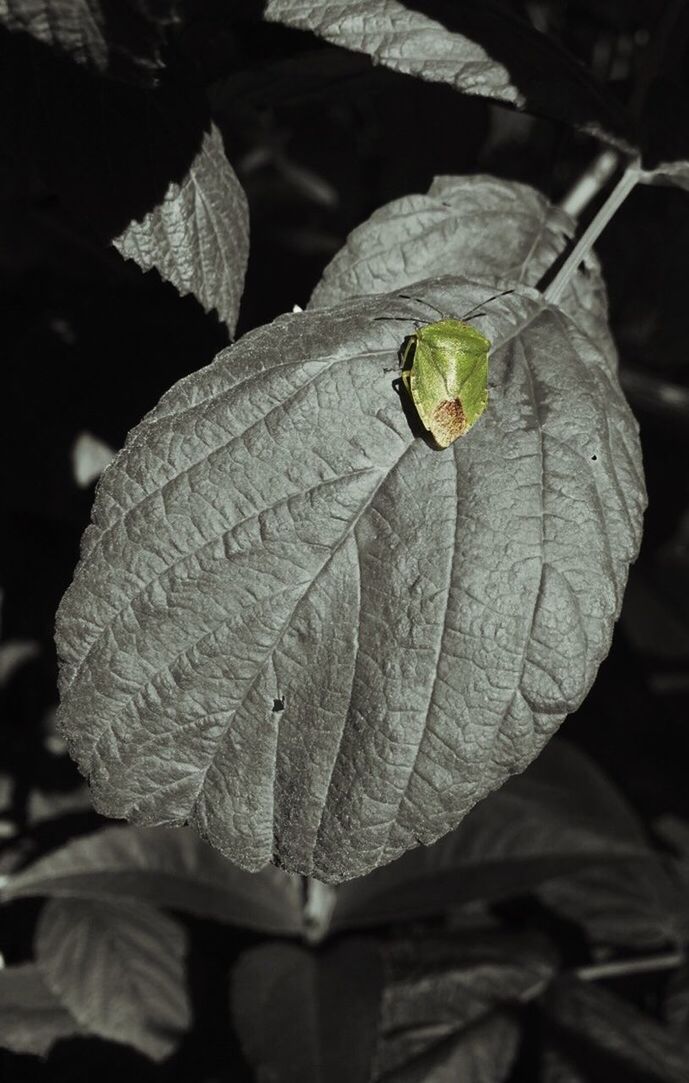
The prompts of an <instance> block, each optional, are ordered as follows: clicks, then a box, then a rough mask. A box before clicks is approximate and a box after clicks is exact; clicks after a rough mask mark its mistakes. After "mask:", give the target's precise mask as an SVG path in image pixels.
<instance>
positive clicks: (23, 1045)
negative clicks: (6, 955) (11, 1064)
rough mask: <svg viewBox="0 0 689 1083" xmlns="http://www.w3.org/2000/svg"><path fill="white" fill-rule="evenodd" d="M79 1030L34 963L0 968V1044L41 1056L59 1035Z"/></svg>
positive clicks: (69, 1035) (74, 1020)
mask: <svg viewBox="0 0 689 1083" xmlns="http://www.w3.org/2000/svg"><path fill="white" fill-rule="evenodd" d="M82 1033H83V1031H82V1028H81V1027H80V1026H79V1024H78V1023H77V1021H76V1019H75V1018H74V1016H73V1015H72V1014H71V1013H70V1012H69V1011H68V1010H67V1008H65V1006H64V1005H63V1004H62V1003H61V1001H60V1000H59V998H58V997H57V996H56V995H55V993H53V992H52V991H51V990H50V989H49V988H48V986H47V985H46V983H45V980H44V978H43V975H42V974H41V971H40V970H39V968H38V967H37V966H36V965H35V964H34V963H24V964H23V965H22V966H8V967H3V968H0V1047H2V1048H3V1049H11V1050H12V1052H13V1053H35V1054H38V1055H41V1056H42V1055H43V1054H45V1053H47V1052H48V1051H49V1050H50V1048H51V1047H52V1046H53V1045H54V1044H55V1042H57V1041H59V1039H60V1038H71V1037H73V1036H74V1035H76V1034H82Z"/></svg>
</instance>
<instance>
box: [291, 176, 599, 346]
mask: <svg viewBox="0 0 689 1083" xmlns="http://www.w3.org/2000/svg"><path fill="white" fill-rule="evenodd" d="M508 222H509V225H507V223H508ZM574 232H575V223H574V221H573V220H572V219H571V218H570V217H569V215H567V214H565V212H564V211H562V210H561V209H560V208H559V207H556V206H554V205H553V204H551V203H549V202H548V200H547V199H546V198H545V197H544V196H543V195H542V194H541V193H540V192H538V191H537V190H536V189H535V188H532V187H530V186H529V185H527V184H518V183H517V182H515V181H507V180H501V179H500V178H498V177H490V176H486V175H481V174H480V173H477V174H472V175H471V176H467V177H436V178H435V179H434V181H433V183H432V185H431V187H430V188H429V190H428V192H427V193H426V194H425V195H408V196H403V197H402V198H401V199H396V200H393V202H392V203H387V204H386V205H385V206H384V207H380V208H379V209H378V210H376V211H374V212H373V214H372V215H371V217H370V218H369V219H367V221H365V222H364V223H362V225H360V226H357V228H356V229H355V230H353V232H352V233H350V235H349V237H348V238H347V241H346V243H345V245H344V246H343V247H342V248H341V249H340V251H339V252H338V253H337V255H336V256H335V257H334V258H333V259H332V260H331V261H330V263H329V264H328V265H327V267H326V268H325V270H324V271H323V275H322V277H321V279H320V282H319V283H318V285H317V286H316V288H315V290H314V291H313V294H312V296H311V300H310V302H309V307H310V308H316V307H317V308H324V307H327V306H328V305H332V304H337V303H338V302H340V301H346V300H347V299H348V298H350V297H365V296H368V295H370V294H375V293H386V292H388V291H391V290H399V289H402V288H403V287H404V286H409V285H411V283H413V282H418V281H419V280H420V279H423V278H430V277H432V276H433V275H442V274H445V273H447V269H448V267H461V268H462V274H463V275H465V276H466V277H467V278H472V279H474V280H476V281H481V280H484V281H485V282H486V285H487V286H488V287H490V288H489V289H488V291H487V292H488V293H489V294H490V293H495V292H496V289H497V287H496V283H500V282H502V281H504V282H505V284H506V285H511V284H512V283H513V282H521V283H523V284H524V285H526V286H537V285H538V283H539V282H540V280H541V279H542V278H543V276H544V275H545V273H546V272H547V271H548V270H549V268H550V267H552V265H553V263H554V262H555V261H556V259H557V257H558V256H559V255H560V254H561V253H562V252H563V250H564V248H565V246H566V245H567V243H568V241H569V240H570V239H571V238H572V236H573V235H574ZM561 307H562V308H563V309H564V310H565V312H566V313H567V315H568V316H571V318H572V319H573V320H574V322H575V323H576V324H578V325H579V326H580V327H582V328H583V329H585V330H588V331H589V333H591V334H593V335H594V336H595V337H596V338H598V339H599V340H600V339H601V337H603V336H605V335H606V334H608V335H609V333H608V332H607V331H606V320H607V299H606V292H605V284H604V282H603V278H602V276H601V272H600V266H599V263H598V260H597V259H596V257H595V255H594V254H593V253H592V252H591V253H589V255H588V256H587V257H586V259H585V261H584V262H583V264H582V265H581V267H580V268H579V271H578V272H577V274H575V275H574V276H573V278H572V279H571V281H570V283H569V286H568V288H567V290H566V292H565V293H564V295H563V298H562V301H561ZM609 349H610V352H611V355H612V356H613V357H614V356H615V347H614V345H613V343H612V340H610V343H609Z"/></svg>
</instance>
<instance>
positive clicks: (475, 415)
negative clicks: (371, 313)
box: [399, 290, 514, 448]
mask: <svg viewBox="0 0 689 1083" xmlns="http://www.w3.org/2000/svg"><path fill="white" fill-rule="evenodd" d="M513 292H514V291H513V290H503V291H502V292H501V293H495V294H493V296H492V297H488V298H487V299H486V301H483V302H481V303H482V304H487V303H488V302H490V301H494V300H495V299H496V298H497V297H505V296H506V295H507V294H508V293H513ZM399 296H400V297H406V298H407V300H411V301H420V303H421V304H425V305H428V307H429V308H432V309H433V310H434V311H435V312H437V313H438V314H439V315H440V316H442V319H440V320H436V321H435V323H427V324H425V325H423V326H420V327H418V328H417V329H416V331H415V332H414V333H413V334H412V335H410V336H409V338H408V339H407V341H406V345H405V347H404V351H403V354H402V383H403V384H404V386H405V388H406V389H407V393H408V394H409V397H410V398H411V400H412V402H413V403H414V406H415V407H416V412H417V413H418V415H419V417H420V418H421V421H422V422H423V424H424V426H425V428H426V429H427V430H428V432H429V433H430V435H431V436H432V437H433V440H434V441H435V444H436V445H437V447H439V448H446V447H449V446H450V444H452V443H454V441H455V440H457V439H458V438H459V437H460V436H464V434H465V433H466V432H468V431H469V429H470V428H471V427H472V425H475V424H476V422H477V421H478V419H479V418H480V417H481V414H483V412H484V411H485V409H486V406H487V405H488V351H489V350H490V347H491V342H490V339H487V338H486V336H485V335H482V334H481V332H480V331H477V330H476V328H475V327H472V326H471V324H469V323H467V322H466V321H467V320H469V319H472V318H475V317H477V316H483V315H485V313H484V312H477V311H476V309H477V308H479V307H480V305H477V306H476V307H475V308H473V309H471V310H470V311H469V312H467V313H465V315H464V316H462V318H461V319H454V318H453V317H451V316H446V315H445V314H444V313H442V312H441V311H440V309H438V308H436V307H435V305H432V304H431V303H430V301H421V299H420V298H418V297H409V296H408V295H407V294H400V295H399Z"/></svg>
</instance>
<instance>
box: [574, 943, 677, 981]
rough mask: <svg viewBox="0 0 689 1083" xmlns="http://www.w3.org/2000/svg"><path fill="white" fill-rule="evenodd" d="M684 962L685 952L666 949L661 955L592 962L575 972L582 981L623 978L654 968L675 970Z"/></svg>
mask: <svg viewBox="0 0 689 1083" xmlns="http://www.w3.org/2000/svg"><path fill="white" fill-rule="evenodd" d="M683 962H684V952H682V951H680V950H679V949H677V950H676V951H666V952H664V953H663V954H661V955H647V956H646V957H645V958H641V959H617V960H615V961H613V962H610V963H592V964H591V965H590V966H580V967H578V968H577V969H576V970H575V971H574V974H575V975H576V977H577V978H579V980H580V981H601V980H603V979H605V978H622V977H625V976H626V975H627V974H645V973H647V972H648V971H653V970H674V969H675V967H678V966H681V965H682V963H683Z"/></svg>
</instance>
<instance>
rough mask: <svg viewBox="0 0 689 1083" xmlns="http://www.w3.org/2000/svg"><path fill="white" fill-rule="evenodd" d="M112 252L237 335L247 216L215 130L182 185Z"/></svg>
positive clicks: (117, 241)
mask: <svg viewBox="0 0 689 1083" xmlns="http://www.w3.org/2000/svg"><path fill="white" fill-rule="evenodd" d="M113 244H114V245H115V247H116V248H117V250H118V251H119V252H120V253H121V254H122V255H123V256H125V257H126V258H127V259H132V260H134V262H135V263H138V265H139V267H141V268H142V269H143V270H144V271H150V270H151V268H152V267H155V268H156V270H157V271H158V272H159V273H160V274H161V275H162V277H163V278H165V279H167V281H168V282H172V284H173V286H175V287H176V288H177V289H178V290H179V292H180V293H181V294H183V295H184V294H187V293H191V294H193V295H194V297H196V299H197V301H200V302H201V304H202V305H203V307H204V308H205V309H206V310H210V309H216V310H217V312H218V315H219V316H220V318H221V319H222V320H224V321H225V323H226V324H227V325H228V327H229V328H230V332H231V333H234V329H235V326H236V323H237V316H238V314H239V302H240V300H241V296H242V289H243V286H244V274H245V272H246V265H247V261H248V258H249V211H248V207H247V202H246V196H245V195H244V191H243V189H242V186H241V185H240V183H239V181H238V180H237V177H236V175H235V172H234V170H233V169H232V166H231V165H230V163H229V162H228V160H227V157H226V156H225V151H224V149H223V142H222V136H221V135H220V132H219V131H218V129H217V128H216V127H215V125H211V129H210V131H209V132H205V133H204V135H203V139H202V142H201V146H200V148H199V150H198V152H197V154H196V156H195V157H194V160H193V162H192V163H191V165H190V167H189V171H188V172H187V174H186V176H185V177H184V179H183V180H182V181H181V182H180V183H179V184H178V183H172V184H171V185H170V186H169V188H168V190H167V192H166V193H165V196H164V198H163V200H162V202H161V203H159V204H158V205H157V206H156V207H155V208H154V209H153V210H152V211H149V213H148V214H146V216H145V217H144V218H142V219H141V220H140V221H133V222H130V224H129V225H128V226H127V228H126V229H125V230H124V232H123V233H121V234H120V235H119V237H116V238H115V240H114V241H113Z"/></svg>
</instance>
